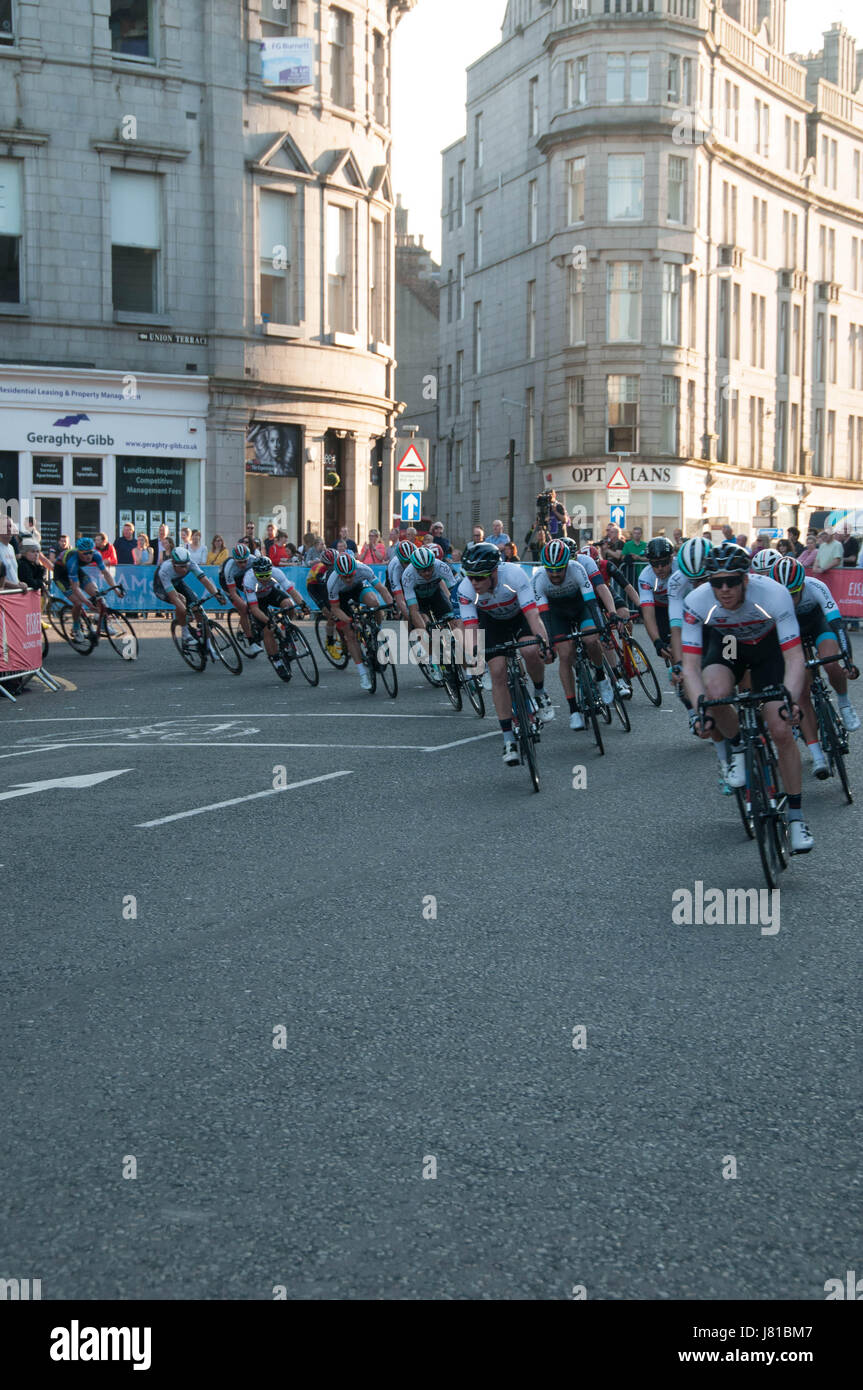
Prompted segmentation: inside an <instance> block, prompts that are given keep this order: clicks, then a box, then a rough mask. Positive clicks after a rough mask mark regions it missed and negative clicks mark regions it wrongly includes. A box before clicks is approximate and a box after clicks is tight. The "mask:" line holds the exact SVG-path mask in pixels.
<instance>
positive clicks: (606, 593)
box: [564, 540, 638, 699]
mask: <svg viewBox="0 0 863 1390" xmlns="http://www.w3.org/2000/svg"><path fill="white" fill-rule="evenodd" d="M564 545H565V546H568V548H569V551H570V554H571V556H572V558H573V560H575V561H577V563H578V564H579V565H581V567H582V569H583V570H586V572H587V577H588V579H589V580H590V582H591V584H592V585H593V591H594V593H595V594H596V597H597V598H598V599H599V601H600V603H601V604H602V606H603V608H604V609H605V611H606V613H607V614H608V615H609V618H611V619H614V618H615V617H616V618H617V619H618V620H619V621H620V622H621V623H628V622H630V621H631V619H632V614H631V613H630V611H629V608H628V607H627V606H626V604H625V603H618V602H617V600H616V599H615V597H614V595H613V594H612V592H611V589H610V588H609V587H608V584H607V583H606V581H605V578H604V576H603V573H602V570H601V569H600V567H599V558H600V557H599V551H598V550H597V548H596V546H595V545H585V546H583V547H582V549H581V550H579V549H578V546H577V545H576V543H575V541H573V540H565V541H564ZM605 568H606V570H607V572H608V577H609V579H612V580H614V582H615V583H617V584H620V585H621V586H622V588H623V589H624V591H625V593H626V596H627V598H628V599H629V600H630V602H631V603H632V604H633V606H634V607H635V608H637V607H638V594H637V592H636V590H635V589H633V587H632V585H631V584H630V582H629V580H628V579H627V577H626V575H625V574H624V573H623V570H621V569H618V567H617V565H615V564H614V562H613V561H612V560H606V561H605ZM600 631H601V633H602V645H603V648H604V650H605V655H606V657H607V659H608V664H609V665H610V666H611V669H612V670H613V671H614V684H615V686H616V688H617V693H618V695H620V696H622V697H623V698H624V699H629V698H630V696H631V695H632V687H631V686H630V684H629V682H628V680H627V679H626V675H625V673H624V670H623V667H622V666H621V664H620V657H619V656H618V653H617V648H616V647H615V646H614V645H613V644H612V643H611V642H610V641H609V640H608V638H607V636H606V629H605V625H604V624H603V623H600Z"/></svg>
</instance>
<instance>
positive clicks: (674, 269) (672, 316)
mask: <svg viewBox="0 0 863 1390" xmlns="http://www.w3.org/2000/svg"><path fill="white" fill-rule="evenodd" d="M662 341H663V343H669V344H672V345H673V346H675V347H676V346H679V344H680V266H679V265H674V264H671V263H669V262H667V261H666V262H665V263H664V264H663V267H662ZM666 452H668V451H667V450H666Z"/></svg>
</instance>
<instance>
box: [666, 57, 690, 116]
mask: <svg viewBox="0 0 863 1390" xmlns="http://www.w3.org/2000/svg"><path fill="white" fill-rule="evenodd" d="M665 96H666V100H667V101H671V102H673V103H674V104H675V106H689V105H691V103H692V59H691V58H682V57H681V56H680V54H678V53H672V54H671V55H670V57H669V59H668V81H667V83H666V90H665Z"/></svg>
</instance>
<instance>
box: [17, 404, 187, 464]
mask: <svg viewBox="0 0 863 1390" xmlns="http://www.w3.org/2000/svg"><path fill="white" fill-rule="evenodd" d="M0 435H2V438H3V441H4V444H5V446H6V448H8V449H28V450H33V451H34V452H36V453H43V452H45V451H46V450H55V451H58V452H60V453H67V452H68V453H76V454H137V455H144V456H146V455H154V456H156V457H158V456H159V455H164V456H165V457H175V458H176V457H186V458H203V457H204V456H205V454H206V449H207V427H206V422H205V421H204V420H203V419H198V418H191V417H189V416H187V415H184V416H182V417H179V418H178V417H175V416H158V415H152V416H151V415H133V414H129V415H118V414H114V413H110V414H106V413H103V412H102V411H98V410H97V411H93V412H92V413H90V412H89V411H80V410H73V411H71V412H66V413H65V414H62V415H58V414H57V413H56V411H51V412H50V413H48V412H42V411H38V412H37V411H29V410H7V411H2V410H0Z"/></svg>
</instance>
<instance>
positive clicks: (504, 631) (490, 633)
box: [477, 608, 533, 651]
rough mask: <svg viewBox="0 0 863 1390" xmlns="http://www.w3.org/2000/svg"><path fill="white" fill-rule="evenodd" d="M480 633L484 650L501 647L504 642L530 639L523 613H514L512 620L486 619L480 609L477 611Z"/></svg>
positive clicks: (528, 625)
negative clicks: (521, 638)
mask: <svg viewBox="0 0 863 1390" xmlns="http://www.w3.org/2000/svg"><path fill="white" fill-rule="evenodd" d="M477 617H478V618H479V627H480V631H481V632H482V634H483V637H484V639H485V650H486V651H488V649H489V647H497V646H502V645H503V644H504V643H505V642H512V641H514V640H516V641H517V640H518V638H519V637H531V636H532V635H533V634H532V633H531V630H530V624H529V623H528V621H527V618H526V617H525V616H524V613H522V612H518V613H516V615H515V617H514V618H487V617H486V615H485V613H484V612H483V611H482V609H481V608H479V609H477Z"/></svg>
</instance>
